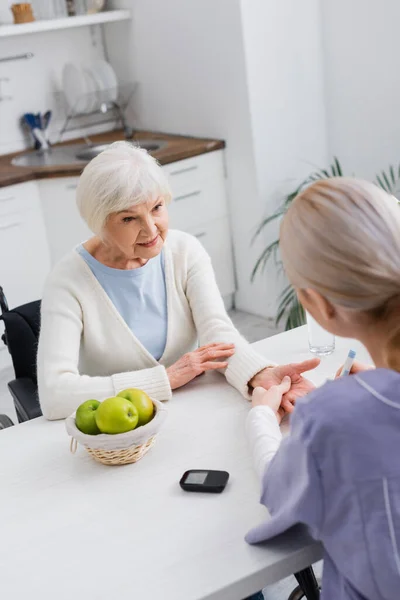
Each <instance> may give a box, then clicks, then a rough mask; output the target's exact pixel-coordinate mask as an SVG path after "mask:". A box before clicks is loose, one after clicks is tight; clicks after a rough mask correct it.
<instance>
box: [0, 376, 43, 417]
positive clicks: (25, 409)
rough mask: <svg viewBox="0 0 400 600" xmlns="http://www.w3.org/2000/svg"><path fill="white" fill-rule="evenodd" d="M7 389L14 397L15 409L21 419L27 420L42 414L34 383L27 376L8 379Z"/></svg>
mask: <svg viewBox="0 0 400 600" xmlns="http://www.w3.org/2000/svg"><path fill="white" fill-rule="evenodd" d="M8 389H9V390H10V392H11V395H12V397H13V399H14V403H15V409H16V411H17V414H19V416H20V417H21V419H22V421H29V420H30V419H36V417H41V416H42V411H41V410H40V404H39V398H38V389H37V385H36V383H35V382H34V381H33V380H32V379H29V378H28V377H20V378H18V379H14V381H10V382H9V384H8Z"/></svg>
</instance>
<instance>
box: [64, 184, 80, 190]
mask: <svg viewBox="0 0 400 600" xmlns="http://www.w3.org/2000/svg"><path fill="white" fill-rule="evenodd" d="M77 187H78V184H77V183H69V184H68V185H66V186H65V189H66V190H76V188H77Z"/></svg>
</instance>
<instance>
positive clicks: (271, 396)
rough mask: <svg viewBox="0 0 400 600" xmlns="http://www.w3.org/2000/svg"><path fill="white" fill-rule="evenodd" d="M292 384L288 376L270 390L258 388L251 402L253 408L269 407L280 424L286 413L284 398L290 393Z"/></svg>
mask: <svg viewBox="0 0 400 600" xmlns="http://www.w3.org/2000/svg"><path fill="white" fill-rule="evenodd" d="M291 384H292V382H291V379H290V377H289V376H288V375H287V376H286V377H284V378H283V379H282V381H281V383H280V384H279V385H273V386H272V387H270V388H269V390H266V389H265V388H262V387H256V388H255V390H254V392H253V396H252V400H251V403H252V405H253V408H254V407H255V406H269V407H270V408H271V409H272V410H273V411H274V414H275V416H276V418H277V420H278V423H280V422H281V421H282V418H283V417H284V416H285V412H286V411H285V409H284V407H283V403H282V397H283V395H284V394H287V393H288V391H289V390H290V386H291Z"/></svg>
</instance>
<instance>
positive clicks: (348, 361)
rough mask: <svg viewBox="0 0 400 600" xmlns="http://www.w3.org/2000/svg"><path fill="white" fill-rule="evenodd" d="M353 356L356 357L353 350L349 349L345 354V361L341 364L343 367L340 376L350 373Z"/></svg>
mask: <svg viewBox="0 0 400 600" xmlns="http://www.w3.org/2000/svg"><path fill="white" fill-rule="evenodd" d="M355 357H356V353H355V351H354V350H349V354H348V355H347V358H346V362H345V363H344V365H343V369H342V372H341V373H340V377H343V376H344V375H349V374H350V371H351V367H352V366H353V362H354V359H355Z"/></svg>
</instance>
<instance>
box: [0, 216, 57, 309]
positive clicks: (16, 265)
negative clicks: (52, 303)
mask: <svg viewBox="0 0 400 600" xmlns="http://www.w3.org/2000/svg"><path fill="white" fill-rule="evenodd" d="M0 256H1V257H2V259H1V262H0V285H1V286H2V287H3V289H4V293H5V295H6V297H7V300H8V304H9V306H10V308H13V307H15V306H19V305H20V304H25V303H26V302H31V301H32V300H37V299H38V298H41V297H42V293H43V287H44V282H45V280H46V277H47V275H48V274H49V271H50V257H49V250H48V245H47V237H46V231H45V228H44V223H43V218H42V214H41V212H40V211H39V210H33V209H32V210H29V211H26V212H20V213H14V214H12V215H7V216H3V217H2V218H1V219H0Z"/></svg>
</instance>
